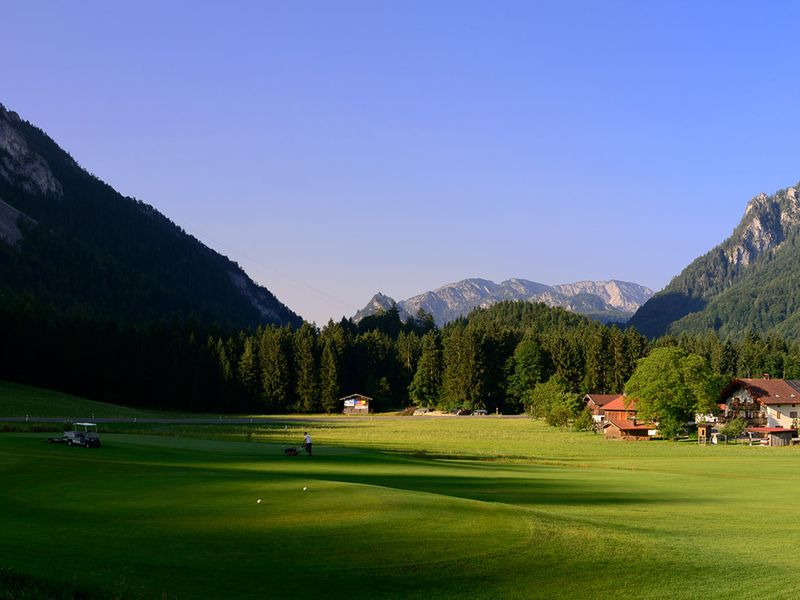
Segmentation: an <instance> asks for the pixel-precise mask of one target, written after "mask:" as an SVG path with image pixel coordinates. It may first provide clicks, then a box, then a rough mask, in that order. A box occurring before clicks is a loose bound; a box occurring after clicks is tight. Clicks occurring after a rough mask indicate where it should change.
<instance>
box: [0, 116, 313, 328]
mask: <svg viewBox="0 0 800 600" xmlns="http://www.w3.org/2000/svg"><path fill="white" fill-rule="evenodd" d="M3 306H5V307H12V308H14V309H20V308H23V309H25V310H27V309H28V307H31V308H37V307H38V308H39V309H42V313H43V314H52V315H59V314H69V315H72V316H78V317H88V318H104V319H111V320H114V321H118V322H123V323H132V324H143V323H148V322H153V321H156V320H165V319H172V318H180V319H186V318H192V319H195V320H197V321H199V322H201V323H205V324H209V325H210V324H216V325H220V326H225V327H235V328H242V327H248V326H254V325H258V324H266V323H275V324H292V325H296V326H299V325H300V323H301V322H302V319H301V318H300V317H299V316H297V315H296V314H295V313H294V312H292V311H291V310H289V309H288V308H287V307H286V306H284V305H283V304H282V303H281V302H280V301H279V300H278V299H277V298H275V296H274V295H273V294H272V293H271V292H270V291H269V290H268V289H266V288H265V287H262V286H260V285H257V284H256V283H255V282H254V281H253V280H252V279H250V277H248V275H247V274H246V273H245V272H244V271H243V270H242V269H241V268H240V267H239V266H238V265H237V264H236V263H234V262H233V261H231V260H229V259H228V258H227V257H225V256H223V255H221V254H219V253H218V252H215V251H214V250H212V249H211V248H209V247H207V246H205V245H204V244H203V243H201V242H200V241H199V240H197V239H196V238H194V237H193V236H191V235H189V234H187V233H186V232H185V231H184V230H183V229H182V228H180V227H179V226H177V225H176V224H175V223H173V222H172V221H170V220H169V219H168V218H166V217H165V216H164V215H162V214H161V213H160V212H158V211H157V210H156V209H155V208H153V207H152V206H149V205H148V204H145V203H144V202H141V201H139V200H136V199H133V198H129V197H125V196H123V195H121V194H120V193H118V192H117V191H115V190H114V189H113V188H111V186H109V185H107V184H106V183H104V182H103V181H101V180H100V179H98V178H97V177H95V176H93V175H92V174H90V173H89V172H87V171H86V170H85V169H83V168H81V167H80V166H79V165H78V163H77V162H76V161H75V160H74V159H73V158H72V157H71V156H70V155H69V154H68V153H67V152H65V151H64V150H62V149H61V148H60V147H59V146H58V145H57V144H56V143H55V142H54V141H53V140H52V139H51V138H50V137H48V136H47V134H45V133H44V132H43V131H42V130H40V129H38V128H37V127H35V126H33V125H32V124H30V123H28V122H27V121H25V120H23V119H21V118H20V117H19V115H18V114H17V113H15V112H13V111H10V110H7V109H6V108H5V107H4V106H2V105H1V104H0V307H3Z"/></svg>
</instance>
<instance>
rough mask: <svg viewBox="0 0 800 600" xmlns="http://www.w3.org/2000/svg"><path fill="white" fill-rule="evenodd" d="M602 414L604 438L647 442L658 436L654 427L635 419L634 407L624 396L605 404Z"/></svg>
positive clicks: (651, 424)
mask: <svg viewBox="0 0 800 600" xmlns="http://www.w3.org/2000/svg"><path fill="white" fill-rule="evenodd" d="M603 413H604V415H605V420H604V421H603V432H604V433H605V436H606V438H609V439H623V440H648V439H650V438H651V437H655V436H656V435H657V434H658V428H657V427H656V425H654V424H653V423H646V422H642V421H638V420H637V419H636V405H635V404H634V402H633V401H632V400H628V399H627V398H626V397H625V396H618V397H617V398H615V399H614V400H611V401H610V402H608V403H606V404H605V405H604V406H603Z"/></svg>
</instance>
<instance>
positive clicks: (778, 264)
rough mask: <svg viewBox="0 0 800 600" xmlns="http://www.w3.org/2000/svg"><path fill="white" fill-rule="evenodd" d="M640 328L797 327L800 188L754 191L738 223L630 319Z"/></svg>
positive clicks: (653, 333)
mask: <svg viewBox="0 0 800 600" xmlns="http://www.w3.org/2000/svg"><path fill="white" fill-rule="evenodd" d="M629 324H630V325H631V326H634V327H636V328H637V329H638V330H639V331H640V332H641V333H643V334H645V335H647V336H649V337H657V336H660V335H664V334H666V333H670V334H679V333H681V332H702V331H707V330H715V331H717V332H719V334H720V335H721V336H723V337H725V336H728V335H734V336H738V335H742V334H744V333H747V332H756V333H765V332H775V333H778V334H780V335H783V336H791V337H797V336H798V335H800V193H799V192H798V188H797V187H789V188H786V189H782V190H779V191H777V192H775V193H774V194H772V195H767V194H763V193H762V194H759V195H757V196H755V197H754V198H752V199H751V200H750V201H749V202H748V203H747V206H746V208H745V211H744V216H743V217H742V219H741V221H740V223H739V225H738V226H737V227H736V228H735V229H734V231H733V233H732V234H731V236H730V237H729V238H728V239H726V240H725V241H723V242H722V243H721V244H719V245H718V246H716V247H715V248H713V249H712V250H710V251H709V252H707V253H706V254H704V255H703V256H701V257H699V258H697V259H696V260H694V261H693V262H692V263H691V264H690V265H689V266H687V267H686V268H685V269H684V270H683V271H682V272H681V273H680V274H679V275H678V276H676V277H675V278H674V279H673V280H672V281H671V282H670V283H669V285H667V287H666V288H664V289H663V290H662V291H660V292H658V293H657V294H656V295H655V296H653V297H652V298H651V299H650V300H648V301H647V302H646V303H645V304H644V305H643V306H642V307H641V308H640V309H639V310H638V311H637V312H636V314H635V315H634V316H633V317H632V318H631V320H630V321H629Z"/></svg>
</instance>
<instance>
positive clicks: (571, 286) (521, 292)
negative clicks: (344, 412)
mask: <svg viewBox="0 0 800 600" xmlns="http://www.w3.org/2000/svg"><path fill="white" fill-rule="evenodd" d="M652 295H653V291H652V290H650V289H648V288H646V287H644V286H641V285H638V284H636V283H629V282H626V281H616V280H611V281H579V282H576V283H568V284H562V285H553V286H550V285H545V284H543V283H536V282H534V281H528V280H525V279H516V278H514V279H508V280H506V281H503V282H501V283H495V282H494V281H489V280H488V279H477V278H475V279H464V280H462V281H458V282H456V283H450V284H447V285H444V286H442V287H440V288H437V289H435V290H433V291H429V292H424V293H422V294H419V295H417V296H414V297H412V298H408V299H407V300H401V301H399V302H395V301H394V300H393V299H392V298H390V297H389V296H386V295H384V294H382V293H378V294H375V296H373V297H372V299H371V300H370V301H369V302H368V303H367V305H366V306H365V307H364V308H363V309H361V310H359V311H358V312H357V313H356V314H355V315H354V316H353V320H354V321H356V322H358V321H360V320H361V319H363V318H364V317H366V316H369V315H372V314H375V313H376V312H378V311H380V310H389V309H390V308H391V307H392V306H393V305H396V306H397V309H398V311H399V313H400V318H401V319H403V320H404V321H405V320H408V319H409V318H410V317H412V316H416V315H417V314H418V313H419V312H420V311H424V312H426V313H428V314H430V315H432V316H433V319H434V321H435V322H436V323H437V325H440V326H441V325H443V324H444V323H447V322H448V321H452V320H454V319H457V318H458V317H462V316H466V315H467V314H469V313H470V312H471V311H472V310H474V309H475V308H479V307H483V308H486V307H488V306H491V305H492V304H495V303H497V302H502V301H504V300H516V301H523V302H543V303H544V304H547V305H548V306H559V307H561V308H565V309H567V310H571V311H573V312H576V313H580V314H584V315H587V316H591V317H593V318H596V319H598V320H601V321H604V322H619V323H622V322H625V321H627V320H628V319H629V318H630V316H631V315H632V314H633V313H634V312H635V311H636V310H637V309H638V308H639V307H640V306H641V305H642V304H643V303H644V302H646V301H647V300H648V299H649V298H650V297H651V296H652Z"/></svg>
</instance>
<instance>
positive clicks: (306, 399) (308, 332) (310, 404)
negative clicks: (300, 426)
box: [294, 323, 321, 412]
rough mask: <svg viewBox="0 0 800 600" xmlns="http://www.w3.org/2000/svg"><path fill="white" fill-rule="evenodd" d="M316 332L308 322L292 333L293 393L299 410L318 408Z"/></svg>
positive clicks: (307, 410)
mask: <svg viewBox="0 0 800 600" xmlns="http://www.w3.org/2000/svg"><path fill="white" fill-rule="evenodd" d="M316 342H317V334H316V329H315V328H314V327H312V326H311V325H310V324H309V323H303V325H302V326H301V327H300V329H298V330H297V331H296V332H295V333H294V369H295V376H296V380H295V393H296V395H297V404H298V409H299V410H300V411H301V412H315V411H318V410H320V408H321V405H320V402H319V381H318V370H317V369H318V367H317V347H316V346H317V343H316Z"/></svg>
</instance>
